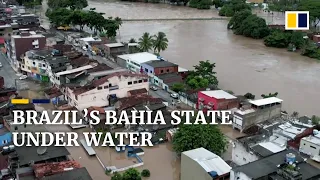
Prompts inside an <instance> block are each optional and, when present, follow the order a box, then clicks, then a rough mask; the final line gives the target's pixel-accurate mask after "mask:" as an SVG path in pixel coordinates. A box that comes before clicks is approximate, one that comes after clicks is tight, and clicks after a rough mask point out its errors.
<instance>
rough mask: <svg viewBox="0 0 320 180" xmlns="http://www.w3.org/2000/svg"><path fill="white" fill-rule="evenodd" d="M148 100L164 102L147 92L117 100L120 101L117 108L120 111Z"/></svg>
mask: <svg viewBox="0 0 320 180" xmlns="http://www.w3.org/2000/svg"><path fill="white" fill-rule="evenodd" d="M147 102H149V103H155V104H157V103H162V102H163V100H162V99H161V98H154V97H152V96H150V95H145V94H141V95H137V96H130V97H125V98H121V99H119V100H118V102H117V103H119V107H117V109H118V110H119V111H122V110H125V109H128V108H130V107H134V106H137V105H140V104H143V103H147Z"/></svg>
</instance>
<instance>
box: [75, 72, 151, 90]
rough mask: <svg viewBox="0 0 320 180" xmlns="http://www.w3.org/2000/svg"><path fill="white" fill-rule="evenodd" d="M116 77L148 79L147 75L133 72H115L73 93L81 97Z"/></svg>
mask: <svg viewBox="0 0 320 180" xmlns="http://www.w3.org/2000/svg"><path fill="white" fill-rule="evenodd" d="M115 76H118V77H121V76H124V77H143V78H147V77H148V76H147V75H145V74H137V73H131V72H115V73H112V74H109V75H107V76H105V77H103V78H101V79H98V80H94V81H93V82H92V83H91V84H89V85H87V86H83V87H78V88H75V89H74V90H73V93H74V94H75V95H79V94H82V93H84V92H87V91H89V90H92V89H94V88H96V87H98V86H100V85H102V84H104V83H105V82H107V81H108V80H109V79H110V78H112V77H115Z"/></svg>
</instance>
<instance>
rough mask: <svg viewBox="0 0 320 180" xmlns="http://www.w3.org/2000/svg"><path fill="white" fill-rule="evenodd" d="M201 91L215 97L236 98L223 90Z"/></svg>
mask: <svg viewBox="0 0 320 180" xmlns="http://www.w3.org/2000/svg"><path fill="white" fill-rule="evenodd" d="M201 93H202V94H205V95H207V96H209V97H213V98H216V99H236V98H237V97H235V96H233V95H231V94H229V93H227V92H225V91H223V90H214V91H201Z"/></svg>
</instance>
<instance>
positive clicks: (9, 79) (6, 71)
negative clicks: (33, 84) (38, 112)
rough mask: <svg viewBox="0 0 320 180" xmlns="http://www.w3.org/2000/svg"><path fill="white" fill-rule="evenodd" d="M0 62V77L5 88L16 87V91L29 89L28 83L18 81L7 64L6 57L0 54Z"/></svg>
mask: <svg viewBox="0 0 320 180" xmlns="http://www.w3.org/2000/svg"><path fill="white" fill-rule="evenodd" d="M0 62H1V64H2V67H1V68H0V76H2V77H3V78H4V82H5V84H4V85H5V87H16V86H17V87H16V88H17V90H26V89H29V85H28V82H27V81H26V80H19V77H18V76H17V74H16V72H15V71H14V70H13V69H12V67H11V65H10V64H9V60H8V59H7V57H6V56H5V55H4V54H2V53H0Z"/></svg>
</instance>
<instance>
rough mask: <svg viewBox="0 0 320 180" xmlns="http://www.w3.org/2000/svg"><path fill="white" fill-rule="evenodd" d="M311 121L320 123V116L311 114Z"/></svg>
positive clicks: (315, 123) (316, 123) (314, 123)
mask: <svg viewBox="0 0 320 180" xmlns="http://www.w3.org/2000/svg"><path fill="white" fill-rule="evenodd" d="M311 121H312V124H313V125H319V124H320V117H318V116H315V115H313V116H312V117H311Z"/></svg>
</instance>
